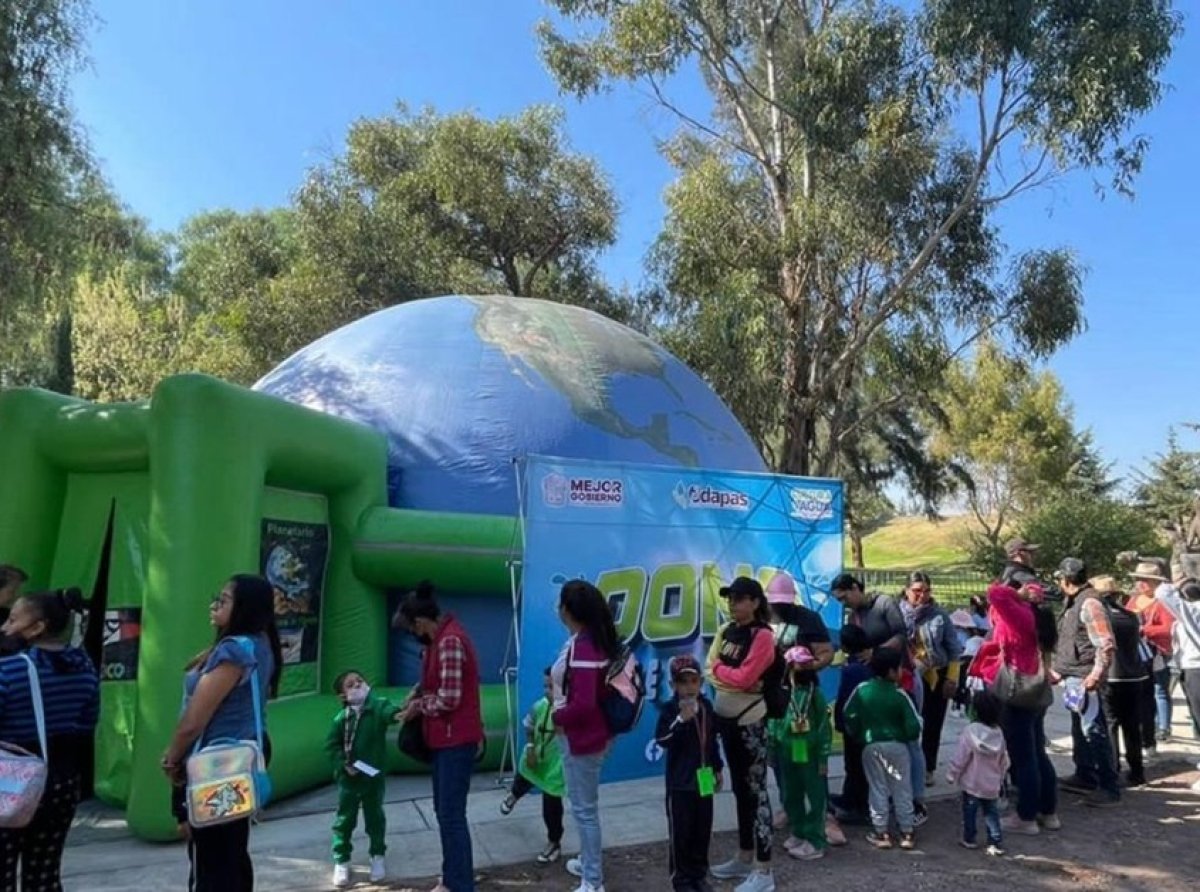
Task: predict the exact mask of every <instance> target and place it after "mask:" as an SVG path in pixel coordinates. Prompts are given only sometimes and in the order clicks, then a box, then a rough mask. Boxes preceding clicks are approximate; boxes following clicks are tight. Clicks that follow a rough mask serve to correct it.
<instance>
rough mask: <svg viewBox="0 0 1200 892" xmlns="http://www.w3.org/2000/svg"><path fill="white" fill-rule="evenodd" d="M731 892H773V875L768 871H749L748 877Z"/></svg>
mask: <svg viewBox="0 0 1200 892" xmlns="http://www.w3.org/2000/svg"><path fill="white" fill-rule="evenodd" d="M733 892H775V875H774V874H773V873H771V871H769V870H755V871H751V873H750V876H748V877H746V878H745V879H744V880H742V881H741V882H740V883H738V884H737V885H736V886H734V887H733Z"/></svg>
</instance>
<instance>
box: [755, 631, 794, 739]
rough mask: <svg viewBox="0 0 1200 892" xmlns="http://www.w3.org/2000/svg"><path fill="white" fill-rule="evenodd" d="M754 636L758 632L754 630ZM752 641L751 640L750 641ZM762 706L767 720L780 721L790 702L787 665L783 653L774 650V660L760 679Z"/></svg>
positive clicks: (790, 686)
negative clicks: (764, 708) (765, 710)
mask: <svg viewBox="0 0 1200 892" xmlns="http://www.w3.org/2000/svg"><path fill="white" fill-rule="evenodd" d="M754 634H755V635H757V634H758V630H755V632H754ZM751 641H753V638H752V639H751ZM760 680H761V682H762V698H763V706H765V707H766V709H767V718H769V719H781V718H783V717H784V716H785V715H787V711H788V706H789V705H790V704H791V702H792V685H791V683H790V682H789V681H788V671H787V663H786V662H785V661H784V659H783V653H782V652H781V651H780V649H779V648H778V647H777V648H775V659H774V660H772V661H771V665H770V666H768V667H767V669H766V671H765V672H763V674H762V678H761V679H760Z"/></svg>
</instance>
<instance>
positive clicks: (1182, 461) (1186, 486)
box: [1133, 431, 1200, 554]
mask: <svg viewBox="0 0 1200 892" xmlns="http://www.w3.org/2000/svg"><path fill="white" fill-rule="evenodd" d="M1133 498H1134V503H1135V504H1136V505H1138V507H1139V508H1141V510H1142V511H1143V512H1145V515H1146V516H1147V517H1148V518H1149V519H1150V520H1151V522H1152V523H1154V524H1155V525H1156V526H1157V527H1158V529H1160V530H1161V531H1162V532H1163V533H1164V534H1165V535H1166V536H1167V537H1168V539H1169V540H1170V542H1171V546H1172V548H1173V549H1174V551H1175V552H1176V554H1178V553H1182V552H1187V551H1200V452H1197V451H1194V450H1188V449H1183V448H1181V447H1180V445H1179V437H1178V435H1177V434H1176V433H1175V431H1171V432H1170V433H1169V434H1168V436H1167V450H1166V452H1163V453H1160V454H1159V455H1157V456H1156V457H1155V458H1154V460H1153V461H1152V462H1151V463H1150V466H1149V467H1148V468H1147V469H1145V470H1144V471H1139V472H1137V473H1136V474H1135V475H1134V490H1133Z"/></svg>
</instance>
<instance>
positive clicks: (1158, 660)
mask: <svg viewBox="0 0 1200 892" xmlns="http://www.w3.org/2000/svg"><path fill="white" fill-rule="evenodd" d="M1166 564H1167V562H1166V561H1164V560H1162V559H1161V558H1139V559H1138V563H1137V566H1135V567H1134V569H1133V572H1132V573H1131V574H1130V575H1131V576H1132V577H1133V592H1132V594H1131V595H1130V598H1129V603H1128V604H1127V605H1126V606H1127V607H1128V608H1129V609H1130V610H1131V611H1133V612H1134V613H1136V614H1137V616H1138V619H1139V620H1141V623H1142V638H1143V639H1145V641H1146V643H1147V644H1149V645H1150V648H1151V650H1152V651H1153V661H1152V663H1151V667H1150V681H1149V682H1147V684H1146V691H1145V696H1144V698H1143V699H1144V701H1145V702H1144V703H1143V704H1142V740H1143V741H1144V742H1145V743H1146V750H1147V752H1149V753H1151V754H1154V753H1156V752H1157V751H1158V747H1157V745H1156V743H1155V741H1159V740H1167V739H1169V738H1170V736H1171V687H1172V684H1171V635H1172V632H1173V631H1174V629H1175V614H1174V613H1172V612H1171V609H1170V608H1169V607H1168V606H1167V602H1166V601H1165V600H1164V598H1165V597H1166V595H1167V594H1169V590H1170V584H1169V581H1168V579H1167V574H1166ZM1160 591H1161V592H1162V596H1161V597H1160V595H1159V593H1160Z"/></svg>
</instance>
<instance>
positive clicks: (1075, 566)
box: [1054, 557, 1088, 585]
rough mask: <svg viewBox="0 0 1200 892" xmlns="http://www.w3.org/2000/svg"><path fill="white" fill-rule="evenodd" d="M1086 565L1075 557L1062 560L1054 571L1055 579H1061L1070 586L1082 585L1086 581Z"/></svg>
mask: <svg viewBox="0 0 1200 892" xmlns="http://www.w3.org/2000/svg"><path fill="white" fill-rule="evenodd" d="M1087 575H1088V574H1087V564H1085V563H1084V562H1083V561H1081V560H1080V559H1079V558H1076V557H1067V558H1063V559H1062V562H1061V563H1060V564H1059V565H1058V569H1057V570H1055V571H1054V578H1055V579H1063V580H1066V581H1067V582H1069V583H1071V584H1072V585H1082V584H1083V583H1084V582H1086V581H1087Z"/></svg>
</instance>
